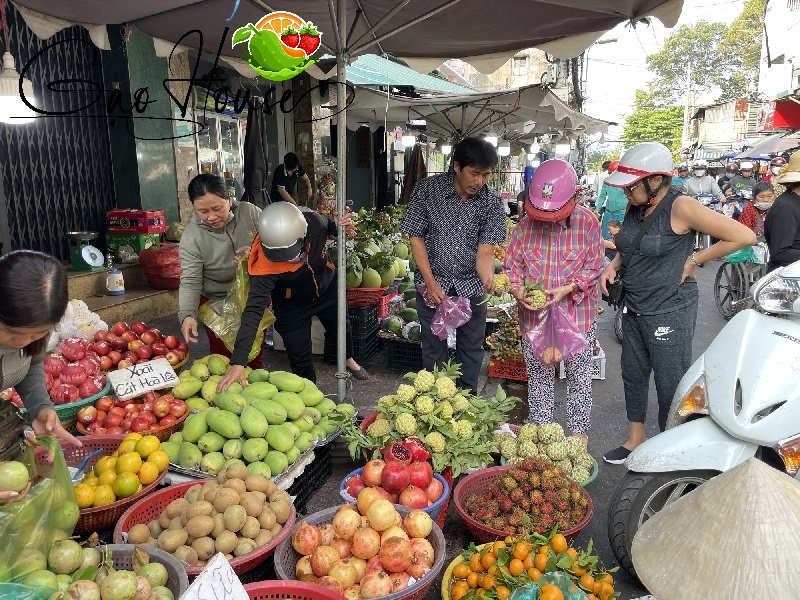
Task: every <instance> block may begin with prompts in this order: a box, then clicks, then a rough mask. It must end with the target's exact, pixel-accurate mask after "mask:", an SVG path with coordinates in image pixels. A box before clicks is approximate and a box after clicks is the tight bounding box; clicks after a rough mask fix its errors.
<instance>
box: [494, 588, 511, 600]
mask: <svg viewBox="0 0 800 600" xmlns="http://www.w3.org/2000/svg"><path fill="white" fill-rule="evenodd" d="M495 592H497V600H506V598H508V597H509V596H510V595H511V590H509V589H508V588H507V587H506V586H504V585H498V586H497V587H496V588H495Z"/></svg>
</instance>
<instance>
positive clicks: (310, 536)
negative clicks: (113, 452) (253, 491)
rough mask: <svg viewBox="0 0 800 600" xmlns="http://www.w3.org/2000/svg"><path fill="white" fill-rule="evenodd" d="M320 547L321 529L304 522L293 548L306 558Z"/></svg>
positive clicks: (293, 537)
mask: <svg viewBox="0 0 800 600" xmlns="http://www.w3.org/2000/svg"><path fill="white" fill-rule="evenodd" d="M123 427H124V425H123ZM319 545H320V533H319V529H317V528H316V527H315V526H314V525H309V524H308V522H306V521H303V522H302V523H301V524H300V528H299V529H298V530H297V531H295V532H294V535H293V536H292V548H294V549H295V550H297V552H298V553H299V554H302V555H304V556H305V555H308V554H311V553H312V552H314V549H315V548H316V547H317V546H319ZM318 577H319V575H318Z"/></svg>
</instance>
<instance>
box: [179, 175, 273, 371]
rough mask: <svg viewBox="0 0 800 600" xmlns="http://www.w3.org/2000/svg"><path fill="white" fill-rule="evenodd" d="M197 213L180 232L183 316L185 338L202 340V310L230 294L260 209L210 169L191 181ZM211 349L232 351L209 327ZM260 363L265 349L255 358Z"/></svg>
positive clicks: (181, 311)
mask: <svg viewBox="0 0 800 600" xmlns="http://www.w3.org/2000/svg"><path fill="white" fill-rule="evenodd" d="M189 199H190V200H191V201H192V207H193V208H194V215H193V216H192V219H191V221H190V222H189V224H188V225H187V226H186V230H185V231H184V232H183V235H182V236H181V242H180V259H181V284H180V289H179V290H178V304H179V306H178V320H179V321H180V324H181V333H182V334H183V338H184V339H185V340H186V343H187V344H189V343H197V323H198V317H197V309H198V307H199V306H200V305H202V304H204V303H205V302H209V301H211V302H213V301H215V300H221V299H223V298H225V295H226V294H227V293H228V288H229V286H230V284H231V282H232V281H233V278H234V276H235V275H236V265H237V259H238V258H239V257H240V256H241V255H242V254H246V253H248V252H249V251H250V246H251V244H252V243H253V238H254V237H255V234H256V231H257V229H258V219H259V217H260V216H261V209H260V208H258V207H257V206H256V205H254V204H251V203H250V202H236V201H235V200H231V199H230V197H229V196H228V191H227V187H226V185H225V180H224V179H223V178H222V177H220V176H218V175H212V174H210V173H203V174H201V175H198V176H197V177H195V178H194V179H192V180H191V181H190V182H189ZM205 330H206V333H207V334H208V340H209V346H210V351H211V352H212V353H214V354H222V355H224V356H230V355H231V353H230V351H229V350H228V349H227V348H226V347H225V344H223V342H222V340H220V339H219V338H218V337H217V336H216V335H215V334H214V332H212V331H211V330H210V329H209V328H208V327H206V328H205ZM250 364H251V366H254V367H255V368H260V367H261V366H262V365H261V353H259V355H258V356H256V358H255V359H253V361H252V362H251V363H250Z"/></svg>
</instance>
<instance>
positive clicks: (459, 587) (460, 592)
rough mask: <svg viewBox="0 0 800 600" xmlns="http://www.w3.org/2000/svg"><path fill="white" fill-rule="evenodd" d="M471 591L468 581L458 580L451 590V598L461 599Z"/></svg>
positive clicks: (454, 599) (453, 599)
mask: <svg viewBox="0 0 800 600" xmlns="http://www.w3.org/2000/svg"><path fill="white" fill-rule="evenodd" d="M467 592H469V585H467V582H466V581H463V580H462V581H456V582H455V583H454V584H453V588H452V589H451V590H450V598H452V600H461V598H463V597H464V596H466V595H467Z"/></svg>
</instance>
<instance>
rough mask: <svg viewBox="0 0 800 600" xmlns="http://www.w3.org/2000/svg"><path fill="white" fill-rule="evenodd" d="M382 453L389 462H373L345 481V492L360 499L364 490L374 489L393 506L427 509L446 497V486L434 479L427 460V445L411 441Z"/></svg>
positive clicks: (376, 460) (389, 446) (391, 445)
mask: <svg viewBox="0 0 800 600" xmlns="http://www.w3.org/2000/svg"><path fill="white" fill-rule="evenodd" d="M382 454H383V456H384V459H385V460H381V459H379V458H376V459H373V460H371V461H369V462H368V463H367V464H366V465H364V468H363V469H362V472H361V475H354V476H353V477H351V478H349V479H348V480H347V481H345V484H344V489H345V491H346V492H347V493H348V494H349V495H350V496H351V497H352V498H358V495H359V494H360V493H361V490H363V489H364V488H367V487H370V488H375V489H376V490H377V491H378V493H380V495H381V496H383V497H384V498H386V499H387V500H389V501H390V502H392V503H393V504H400V505H402V506H407V507H409V508H420V509H423V508H427V507H428V506H430V505H432V504H434V503H436V502H437V501H438V500H439V499H440V498H441V497H442V494H443V493H444V486H443V485H442V482H441V481H439V480H438V479H436V478H435V477H434V476H433V467H431V464H430V463H429V462H428V460H427V459H428V458H430V454H428V452H427V450H425V449H424V446H422V447H420V446H419V445H416V444H414V443H413V442H410V443H409V440H406V441H405V442H392V443H391V444H389V445H388V446H387V447H386V448H384V450H383V451H382Z"/></svg>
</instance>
